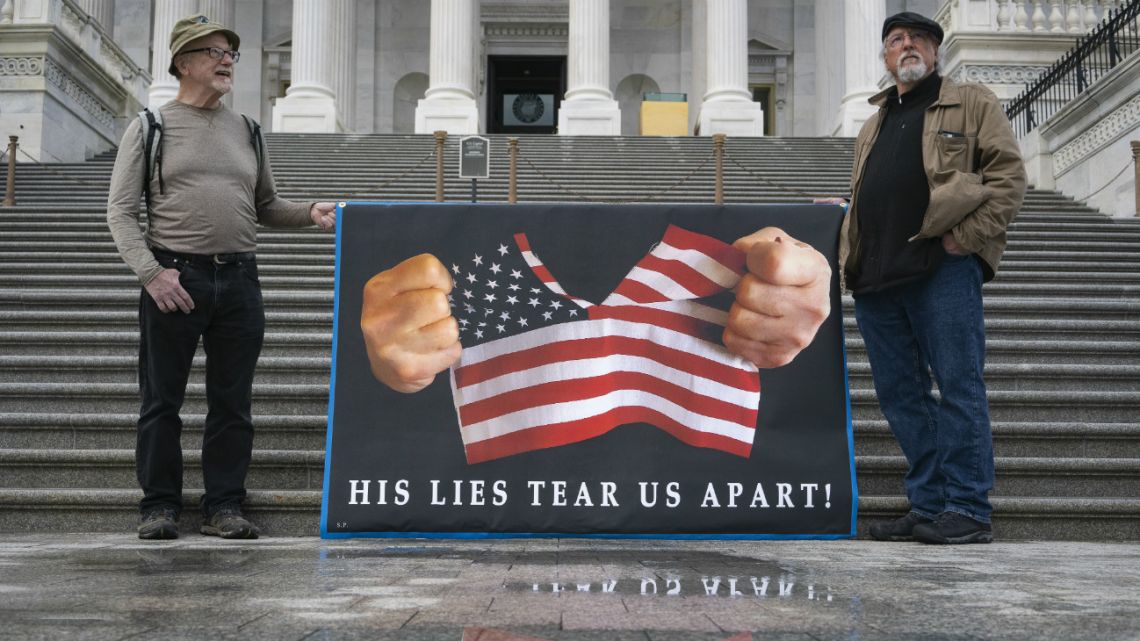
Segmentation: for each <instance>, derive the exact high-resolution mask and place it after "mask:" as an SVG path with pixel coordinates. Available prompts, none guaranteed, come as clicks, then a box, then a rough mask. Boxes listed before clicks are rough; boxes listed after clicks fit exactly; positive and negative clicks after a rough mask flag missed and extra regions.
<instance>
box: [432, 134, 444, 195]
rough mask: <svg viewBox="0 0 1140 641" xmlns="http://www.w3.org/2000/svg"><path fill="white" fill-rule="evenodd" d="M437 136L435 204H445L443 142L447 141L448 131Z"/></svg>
mask: <svg viewBox="0 0 1140 641" xmlns="http://www.w3.org/2000/svg"><path fill="white" fill-rule="evenodd" d="M433 135H434V136H435V202H437V203H441V202H443V141H445V140H447V132H446V131H436V132H434V133H433Z"/></svg>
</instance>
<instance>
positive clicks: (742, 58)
mask: <svg viewBox="0 0 1140 641" xmlns="http://www.w3.org/2000/svg"><path fill="white" fill-rule="evenodd" d="M705 2H706V4H705V10H706V16H705V20H706V31H705V46H706V47H707V54H706V56H705V60H706V65H707V72H706V79H707V84H706V91H705V98H704V103H703V104H702V105H701V117H700V129H701V132H700V133H701V135H702V136H711V135H713V134H727V135H729V136H762V135H764V109H763V107H761V106H760V103H757V102H752V94H751V93H750V92H749V91H748V3H747V0H705Z"/></svg>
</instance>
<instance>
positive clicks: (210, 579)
mask: <svg viewBox="0 0 1140 641" xmlns="http://www.w3.org/2000/svg"><path fill="white" fill-rule="evenodd" d="M0 639H4V640H8V639H13V640H15V639H19V640H21V641H28V640H36V639H69V640H70V639H92V640H104V639H106V640H118V639H164V640H165V639H171V640H178V639H219V640H228V639H251V640H260V639H273V640H282V639H283V640H297V641H300V640H306V641H320V640H332V639H345V640H355V639H407V640H419V639H447V640H451V641H534V640H549V641H556V640H559V641H560V640H594V639H613V640H626V639H629V640H634V639H636V640H639V641H667V640H673V639H700V640H709V641H748V640H755V641H759V640H762V639H775V640H781V641H783V640H788V641H791V640H796V641H808V640H812V639H815V640H831V639H846V640H854V639H859V640H868V639H900V640H901V639H931V640H942V639H946V640H951V639H954V640H957V639H962V640H967V639H1026V640H1029V639H1033V640H1035V641H1038V640H1048V639H1140V545H1136V544H1092V543H1056V542H1048V543H1044V542H1043V543H1031V542H1008V543H1002V542H999V543H995V544H993V545H981V546H962V547H938V546H933V547H932V546H923V545H920V544H913V543H891V544H885V543H875V542H871V541H838V542H827V541H773V542H768V541H759V542H757V541H730V542H724V541H650V540H636V541H635V540H592V539H536V540H494V541H470V540H466V541H461V540H446V539H440V540H406V539H367V540H349V541H322V540H319V539H314V538H296V539H289V538H280V539H275V538H267V539H262V540H259V541H248V542H233V541H221V540H218V539H213V538H205V537H201V536H198V535H196V534H194V535H184V537H183V538H182V539H179V540H178V541H173V542H142V541H138V540H137V539H133V538H131V537H130V536H129V535H128V534H122V535H108V534H91V535H63V536H52V537H50V538H49V537H48V536H45V535H36V536H31V535H27V536H25V535H20V536H16V535H0Z"/></svg>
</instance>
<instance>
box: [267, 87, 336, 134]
mask: <svg viewBox="0 0 1140 641" xmlns="http://www.w3.org/2000/svg"><path fill="white" fill-rule="evenodd" d="M273 131H275V132H289V133H319V134H330V133H336V132H337V131H339V130H338V128H337V121H336V100H335V99H334V98H331V97H329V98H326V97H309V96H306V97H299V96H285V97H284V98H279V99H278V100H277V104H276V105H274V106H273Z"/></svg>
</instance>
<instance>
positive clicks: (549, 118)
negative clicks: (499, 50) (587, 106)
mask: <svg viewBox="0 0 1140 641" xmlns="http://www.w3.org/2000/svg"><path fill="white" fill-rule="evenodd" d="M487 66H488V69H487V102H488V103H489V104H488V105H487V131H488V132H489V133H502V134H551V133H554V130H555V128H556V127H557V126H558V107H559V104H560V103H561V102H562V95H563V94H564V93H565V92H566V57H565V56H488V58H487Z"/></svg>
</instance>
